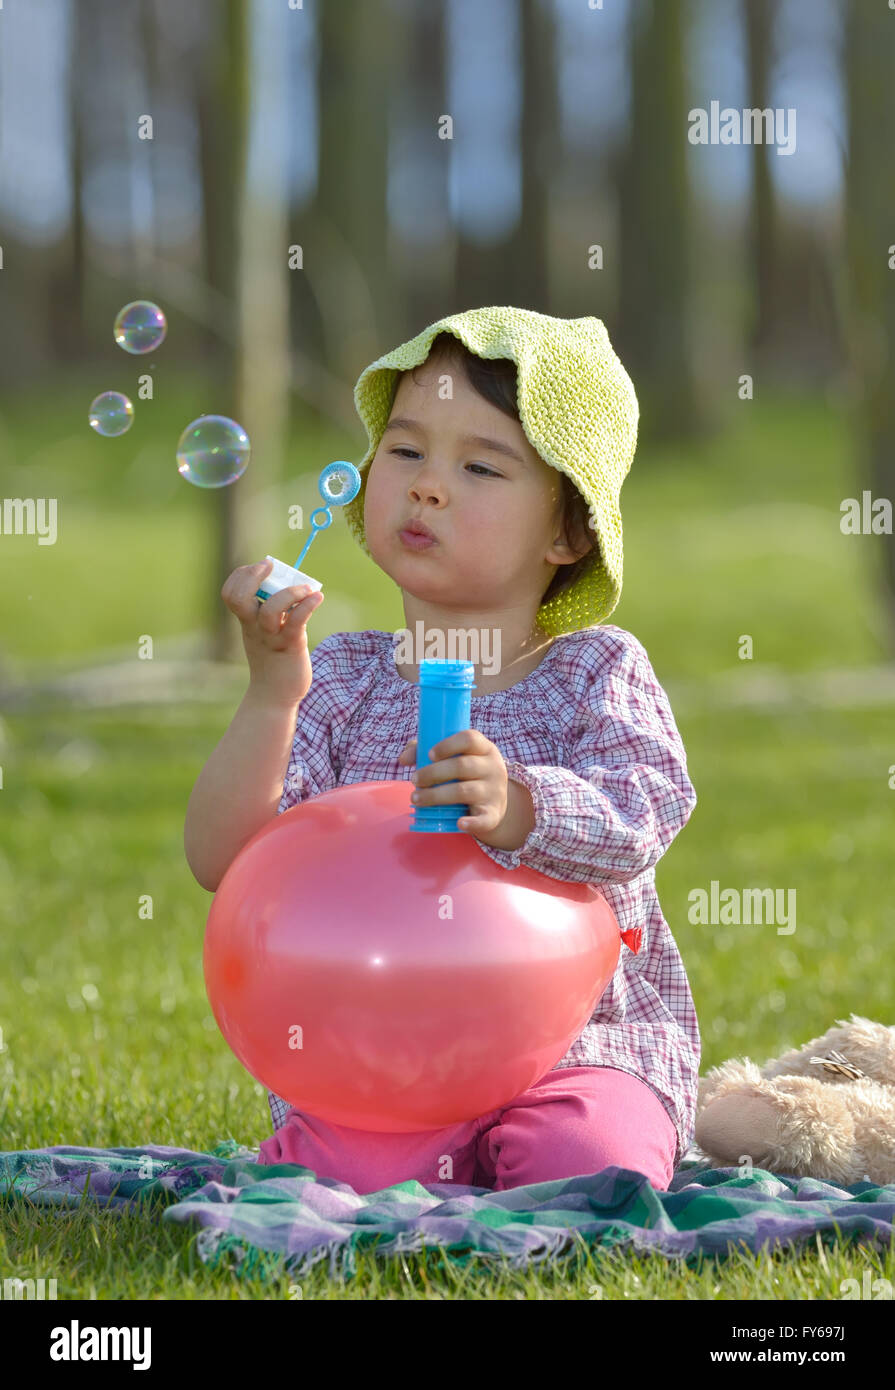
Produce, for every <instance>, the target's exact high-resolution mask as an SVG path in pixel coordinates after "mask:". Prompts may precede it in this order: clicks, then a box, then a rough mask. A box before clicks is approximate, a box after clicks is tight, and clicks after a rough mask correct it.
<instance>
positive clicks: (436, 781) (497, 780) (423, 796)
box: [398, 729, 508, 838]
mask: <svg viewBox="0 0 895 1390" xmlns="http://www.w3.org/2000/svg"><path fill="white" fill-rule="evenodd" d="M416 743H417V741H416V739H415V738H412V739H410V741H409V742H408V743H406V744H405V745H404V748H403V749H402V750H401V754H400V756H399V758H398V762H399V763H401V764H402V765H404V766H406V765H407V764H408V763H411V764H414V765H415V764H416ZM432 754H434V755H435V756H434V757H433V758H432V761H431V762H430V763H429V764H427V766H426V767H421V768H419V769H418V771H417V772H416V773H415V774H414V776H413V779H412V780H413V781H414V782H415V783H416V786H417V790H416V792H415V794H414V795H413V797H411V800H412V801H413V803H414V805H416V806H443V805H448V804H450V803H452V802H457V801H461V802H463V803H465V804H466V805H467V806H468V807H469V815H468V816H461V817H460V819H459V820H458V821H457V827H458V829H460V830H467V831H469V833H470V834H472V835H477V836H479V838H481V837H482V836H484V835H489V834H490V833H491V832H492V831H494V830H496V829H497V828H498V826H499V825H501V824H502V822H503V820H504V818H505V816H506V814H507V781H508V778H507V765H506V763H505V762H504V759H503V754H502V753H501V752H500V749H499V748H497V747H496V746H495V744H493V743H492V742H491V741H490V739H487V738H485V735H484V734H482V733H479V731H478V729H463V730H461V732H460V733H458V734H452V735H451V736H450V738H445V739H442V741H441V742H440V743H437V744H436V745H435V747H434V748H433V749H431V750H430V756H431V755H432ZM455 779H456V780H455ZM445 783H450V786H446V785H445Z"/></svg>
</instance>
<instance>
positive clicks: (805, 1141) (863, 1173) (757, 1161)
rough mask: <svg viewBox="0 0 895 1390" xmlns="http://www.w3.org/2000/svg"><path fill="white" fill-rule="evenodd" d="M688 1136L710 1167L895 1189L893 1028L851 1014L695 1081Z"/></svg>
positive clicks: (894, 1030)
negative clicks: (746, 1166) (743, 1164)
mask: <svg viewBox="0 0 895 1390" xmlns="http://www.w3.org/2000/svg"><path fill="white" fill-rule="evenodd" d="M694 1139H695V1141H696V1144H697V1145H698V1147H699V1149H701V1150H702V1152H703V1153H704V1154H705V1155H706V1157H707V1158H708V1159H709V1160H710V1161H711V1166H713V1167H727V1166H736V1165H738V1164H739V1163H740V1161H741V1159H744V1158H745V1156H747V1155H748V1157H749V1158H750V1159H751V1161H752V1163H753V1165H754V1166H755V1167H757V1168H766V1169H768V1170H770V1171H772V1172H776V1173H786V1174H789V1175H791V1176H793V1177H800V1178H802V1177H804V1178H820V1179H822V1180H824V1181H826V1182H833V1183H838V1184H841V1185H848V1184H850V1183H858V1182H862V1181H868V1182H871V1183H874V1184H877V1185H882V1184H885V1183H895V1027H892V1028H889V1027H887V1026H886V1025H885V1024H882V1023H874V1022H873V1021H872V1020H871V1019H869V1018H861V1017H860V1016H859V1015H857V1014H854V1013H853V1014H852V1015H851V1020H850V1021H849V1022H846V1021H845V1020H844V1019H837V1026H836V1027H834V1028H830V1029H829V1031H828V1032H826V1033H824V1035H823V1037H820V1038H812V1040H811V1042H808V1043H805V1045H804V1047H801V1048H794V1049H793V1050H792V1051H791V1052H784V1054H783V1056H782V1057H778V1058H776V1059H771V1061H769V1062H766V1063H765V1065H764V1066H763V1067H761V1068H759V1067H758V1066H756V1064H755V1063H754V1062H752V1061H750V1059H749V1058H748V1057H744V1058H737V1059H734V1060H731V1061H728V1062H722V1063H721V1065H720V1066H717V1067H712V1068H711V1069H710V1070H709V1071H708V1072H707V1073H706V1074H705V1076H702V1077H700V1079H699V1089H698V1096H697V1105H696V1125H695V1130H694Z"/></svg>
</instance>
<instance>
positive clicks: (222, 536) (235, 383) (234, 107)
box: [199, 0, 255, 661]
mask: <svg viewBox="0 0 895 1390" xmlns="http://www.w3.org/2000/svg"><path fill="white" fill-rule="evenodd" d="M249 44H250V32H249V22H248V0H225V2H224V4H223V5H221V6H220V7H219V8H218V7H215V9H214V11H213V14H210V24H209V67H208V70H207V71H206V73H205V74H204V80H203V82H202V86H201V90H200V96H199V129H200V150H201V154H200V161H201V169H202V191H203V198H204V203H203V217H204V241H205V254H206V280H207V282H208V283H209V285H210V286H211V287H212V289H213V290H216V291H218V292H219V293H220V294H222V295H223V296H224V298H225V300H226V302H227V304H228V305H229V309H230V316H229V317H230V324H231V329H230V331H229V332H228V333H227V335H226V337H227V342H226V344H225V345H224V352H223V353H221V351H220V345H219V344H211V343H210V344H209V346H210V348H211V350H212V352H213V353H214V356H215V357H216V358H219V360H221V361H222V367H223V370H222V371H221V372H220V374H219V378H218V379H219V380H220V383H221V385H220V390H219V392H218V399H219V400H220V401H221V405H220V408H219V409H218V410H217V411H215V413H216V414H221V415H231V416H233V417H235V418H236V419H237V420H239V423H240V424H242V425H243V426H244V427H245V428H246V429H247V430H248V425H247V424H246V422H245V421H244V420H241V419H240V413H241V405H242V403H241V399H240V389H241V382H242V366H241V355H242V351H243V345H242V341H241V338H240V334H239V331H238V330H239V326H240V318H241V316H240V303H241V248H240V244H239V227H240V219H241V218H242V217H243V215H244V213H245V207H244V205H245V202H246V163H247V158H248V123H249V86H250V63H251V58H250V47H249ZM249 437H250V438H251V433H249ZM254 442H255V441H254V440H253V445H254ZM252 466H253V465H252V464H251V463H250V464H249V467H250V468H251V467H252ZM239 487H240V482H237V483H235V484H231V485H230V486H229V487H222V488H219V489H217V490H216V491H215V492H214V493H213V494H212V496H213V497H214V503H215V506H216V516H215V523H216V554H215V564H214V567H213V569H212V572H211V582H210V585H209V595H208V597H209V604H210V618H211V631H212V641H211V651H210V655H211V659H212V660H214V661H232V660H235V659H237V657H238V653H239V650H240V639H239V630H238V625H237V624H236V623H235V622H234V619H233V615H232V614H231V613H230V612H229V611H228V609H227V608H226V606H225V605H224V604H223V603H222V601H221V586H222V584H223V582H224V580H225V579H226V577H227V575H228V574H230V573H231V571H232V570H233V569H234V568H235V567H236V565H237V564H239V563H243V564H245V563H248V561H247V560H245V559H243V560H237V558H236V557H237V555H239V554H240V552H241V551H242V548H243V531H244V520H243V516H242V509H241V506H240V504H241V502H242V496H241V494H240V492H239V490H238V489H239Z"/></svg>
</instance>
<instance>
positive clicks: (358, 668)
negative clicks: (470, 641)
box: [185, 307, 701, 1193]
mask: <svg viewBox="0 0 895 1390" xmlns="http://www.w3.org/2000/svg"><path fill="white" fill-rule="evenodd" d="M355 402H356V404H357V409H358V413H359V414H360V416H361V418H362V420H363V422H364V424H365V426H366V429H367V433H368V436H369V442H370V447H369V450H368V452H367V454H366V456H365V458H364V461H363V463H362V464H360V465H359V469H360V472H361V476H362V478H363V486H362V488H361V491H360V493H359V494H358V497H357V498H356V499H355V501H354V502H352V503H349V504H348V506H346V508H345V515H346V519H347V522H348V525H349V527H350V528H351V530H352V532H353V534H354V535H355V536H356V538H357V539H358V541H359V542H360V544H361V545H362V547H363V549H364V550H365V551H366V552H367V554H369V555H370V556H371V557H372V559H373V560H374V561H375V563H376V564H377V565H379V566H380V568H381V569H384V570H385V572H386V573H387V574H388V575H389V576H390V577H391V578H392V579H393V580H394V581H395V583H396V584H398V585H399V587H400V589H401V592H402V596H403V601H404V614H405V619H406V623H407V628H408V629H409V632H410V634H411V635H413V634H415V633H417V632H422V633H423V634H425V637H426V638H429V637H430V636H431V634H433V633H440V634H444V638H445V644H446V645H445V650H447V651H449V652H450V651H451V647H450V645H449V644H448V640H447V639H448V637H449V635H450V633H451V632H452V631H453V632H459V631H462V632H469V631H473V632H476V633H478V634H481V642H480V649H479V650H480V653H481V652H485V651H493V650H495V648H496V650H497V652H498V653H499V656H500V662H499V668H498V669H497V670H496V671H495V670H494V669H493V667H492V664H490V663H486V662H484V661H482V663H481V664H480V665H477V666H476V671H475V681H476V687H475V690H474V691H473V695H472V706H471V709H472V713H471V722H472V726H473V727H472V728H471V729H470V730H467V731H465V732H463V733H459V734H456V735H454V736H453V737H452V738H450V739H447V740H445V741H444V742H443V743H441V744H439V745H438V746H437V748H436V749H435V750H434V755H435V756H434V760H433V762H432V763H431V764H430V765H429V766H427V767H425V768H422V769H421V770H420V772H419V774H418V775H416V774H415V772H414V768H415V763H416V747H415V733H416V729H417V718H418V700H419V690H418V687H417V684H416V680H417V675H418V666H419V660H420V659H422V658H423V657H425V655H426V650H425V649H423V650H415V651H414V656H415V660H414V661H413V662H412V663H408V662H407V661H406V659H401V660H399V647H398V645H396V640H395V639H394V638H393V636H392V635H391V634H389V633H387V632H380V631H377V630H375V629H368V630H366V631H363V632H338V633H334V634H332V635H331V636H329V637H326V638H324V639H323V640H322V641H321V642H319V643H318V645H317V646H316V647H315V649H314V653H313V680H312V673H311V664H310V660H309V657H308V646H307V636H306V624H307V620H308V618H309V616H310V614H311V613H312V612H313V611H314V608H315V607H317V606H319V604H320V603H321V602H322V601H323V600H322V596H321V595H320V594H319V593H318V594H314V595H311V596H309V597H304V596H303V594H302V592H301V591H299V590H296V589H286V590H283V591H282V592H281V593H279V594H277V595H275V597H274V598H272V599H269V600H268V601H267V602H266V603H265V604H263V605H261V604H260V603H259V602H258V601H257V600H256V599H255V598H254V592H255V590H256V589H257V587H258V583H259V580H260V578H261V577H262V576H263V575H264V574H265V573H266V572H267V568H268V562H264V563H263V564H261V565H251V566H245V567H243V568H241V569H238V570H236V571H234V573H233V574H232V575H231V576H230V577H229V579H228V580H227V582H226V584H225V585H224V588H223V590H222V594H223V597H224V599H225V601H226V602H227V603H228V605H229V607H230V608H231V609H232V610H233V611H234V612H235V613H236V614H237V616H238V617H239V619H240V621H241V623H242V627H243V637H244V642H245V646H246V652H247V656H248V659H249V666H250V670H251V681H250V685H249V690H248V691H247V693H246V696H245V698H244V700H243V703H242V705H241V706H240V709H239V711H238V712H237V715H236V716H235V718H234V720H233V723H232V724H231V726H230V728H229V729H228V731H227V733H226V734H225V736H224V738H223V740H222V741H221V744H220V745H219V746H218V748H217V749H216V750H215V752H214V754H213V755H212V757H211V759H210V760H209V762H208V764H207V765H206V767H205V768H204V769H203V772H202V774H201V776H200V778H199V781H198V782H197V784H196V787H195V789H194V791H193V795H192V798H191V802H190V808H189V811H188V815H187V827H186V836H185V843H186V848H187V857H188V859H189V862H190V865H191V867H192V869H193V872H194V873H195V874H196V877H197V878H198V879H199V882H200V883H203V884H204V886H205V887H206V888H208V889H209V890H211V891H214V889H216V887H217V884H218V882H219V881H220V878H221V876H222V875H223V872H224V870H225V869H226V867H227V865H228V864H229V863H230V862H231V860H232V859H233V857H234V856H235V854H236V853H237V852H238V851H239V849H240V848H241V847H242V846H243V845H244V844H245V843H246V841H247V840H248V839H249V838H250V836H251V835H252V834H254V833H255V831H256V830H258V829H259V828H260V827H261V825H263V824H264V823H265V822H266V821H268V820H269V819H270V818H271V817H272V816H273V815H274V814H278V813H280V812H282V811H285V810H286V809H287V808H288V807H290V806H294V805H295V804H296V803H298V802H301V801H303V800H305V799H306V798H307V797H311V796H316V795H318V794H319V793H321V792H325V791H328V790H330V789H331V788H333V787H337V786H344V785H346V784H348V783H351V782H362V781H375V780H395V779H398V778H408V779H410V780H412V781H414V782H415V783H416V792H415V793H414V799H415V800H417V801H418V803H419V804H420V805H430V806H431V805H436V804H438V803H443V802H457V801H462V802H464V803H466V804H468V806H469V816H468V817H466V818H465V820H461V822H460V827H461V829H463V830H465V831H467V833H469V834H470V835H473V836H474V837H475V839H476V841H477V843H478V844H479V846H480V847H481V849H482V851H483V852H484V853H485V854H487V855H488V856H489V857H490V858H491V859H493V860H494V861H495V863H497V864H499V865H502V866H504V867H505V868H506V869H510V870H511V869H514V868H516V867H517V865H519V864H526V865H528V866H529V867H531V868H533V869H537V870H539V871H540V872H541V873H544V874H547V875H549V876H550V877H552V878H557V879H565V880H568V881H572V882H585V883H591V884H594V885H597V886H599V887H600V889H601V890H602V892H603V893H604V894H605V896H606V899H607V901H608V902H609V905H610V907H611V908H612V909H613V911H614V912H615V915H616V917H617V919H618V922H619V925H620V928H621V930H622V934H623V944H622V947H621V955H620V958H619V962H618V966H617V969H616V971H615V974H614V976H613V978H612V980H611V981H610V984H609V985H608V987H607V989H606V990H605V992H604V994H603V996H602V998H601V999H600V1000H599V1003H598V1004H597V1007H596V1009H595V1011H594V1013H593V1015H592V1017H591V1019H590V1020H589V1022H588V1023H587V1025H586V1026H585V1028H584V1030H583V1032H582V1033H581V1034H580V1035H579V1037H578V1038H577V1039H576V1040H575V1042H574V1043H573V1044H572V1046H571V1047H570V1049H569V1050H568V1052H567V1053H566V1055H565V1056H564V1057H563V1058H562V1059H561V1060H560V1061H559V1062H557V1064H556V1066H555V1067H554V1068H553V1069H552V1071H549V1072H548V1073H547V1075H546V1076H544V1077H543V1079H542V1080H541V1081H539V1082H538V1083H537V1084H536V1085H534V1086H532V1087H531V1088H530V1089H529V1090H527V1091H525V1092H524V1093H523V1094H522V1095H519V1096H517V1097H516V1098H515V1099H514V1100H512V1101H511V1102H510V1103H509V1104H507V1105H504V1106H502V1107H501V1108H500V1109H499V1110H495V1111H493V1112H490V1113H488V1114H486V1115H482V1116H480V1117H479V1118H478V1119H476V1120H474V1121H469V1122H465V1123H461V1124H456V1125H453V1126H449V1127H448V1128H446V1129H438V1130H433V1131H423V1132H419V1133H415V1134H382V1133H367V1132H364V1131H360V1130H353V1129H348V1128H346V1127H344V1126H339V1125H333V1124H328V1123H325V1122H323V1121H321V1120H318V1119H316V1118H315V1117H314V1116H313V1115H309V1114H304V1113H301V1112H300V1111H298V1110H296V1109H294V1108H291V1107H290V1106H289V1105H288V1103H287V1102H285V1101H283V1100H281V1099H280V1097H278V1096H275V1095H273V1094H270V1097H269V1099H270V1107H271V1114H272V1116H273V1122H274V1128H275V1133H274V1135H273V1137H272V1138H270V1139H267V1140H265V1141H264V1142H263V1143H262V1144H261V1146H260V1155H259V1161H260V1162H262V1163H299V1164H303V1165H305V1166H306V1167H308V1168H311V1169H313V1170H314V1172H315V1173H316V1174H317V1175H318V1177H329V1178H336V1179H340V1180H342V1181H344V1182H347V1183H349V1184H351V1186H352V1187H353V1188H354V1189H355V1191H357V1192H359V1193H364V1192H372V1191H376V1190H378V1189H379V1188H382V1187H386V1186H389V1185H391V1184H393V1183H397V1182H402V1181H404V1180H406V1179H408V1178H416V1179H418V1180H419V1181H420V1182H422V1183H434V1182H440V1181H453V1182H455V1183H459V1184H464V1185H473V1186H478V1187H486V1188H492V1189H493V1190H495V1191H501V1190H504V1189H506V1188H511V1187H517V1186H520V1185H521V1184H524V1183H533V1182H543V1181H547V1180H549V1179H554V1178H566V1177H571V1176H574V1175H576V1174H585V1173H593V1172H598V1171H599V1170H601V1169H603V1168H605V1167H607V1166H608V1165H610V1164H616V1165H618V1166H620V1167H623V1168H627V1169H632V1170H634V1171H635V1172H638V1173H642V1174H645V1175H646V1176H647V1178H648V1179H649V1181H650V1182H651V1183H652V1185H653V1186H654V1187H655V1188H656V1189H658V1190H665V1189H667V1187H668V1184H669V1181H670V1179H671V1176H672V1173H673V1171H674V1167H675V1165H676V1164H677V1163H678V1162H679V1161H680V1159H681V1158H682V1157H683V1155H684V1153H685V1152H686V1150H687V1148H688V1147H689V1144H690V1141H691V1138H692V1131H693V1122H694V1117H695V1101H696V1091H697V1075H698V1070H699V1059H700V1050H701V1049H700V1039H699V1030H698V1026H697V1021H696V1012H695V1009H694V1006H693V999H692V995H691V992H690V987H689V983H688V980H687V976H686V973H685V971H684V967H683V963H682V961H681V957H680V953H679V951H678V949H677V946H676V944H675V941H674V938H673V937H672V934H671V931H670V929H669V927H668V924H667V923H666V921H665V919H664V917H663V915H662V911H661V908H660V905H659V901H658V898H657V895H656V887H655V865H656V863H657V861H658V860H659V859H660V858H661V856H662V855H663V854H664V852H665V851H666V850H667V848H668V846H669V845H670V843H671V841H672V840H673V839H674V837H675V835H677V833H678V832H679V831H680V830H681V829H682V827H683V826H684V825H685V824H686V822H687V820H688V819H689V817H690V814H691V812H692V810H693V807H694V806H695V804H696V795H695V793H694V790H693V787H692V785H691V783H690V781H689V778H688V775H687V764H686V754H685V752H684V748H683V745H682V742H681V738H680V735H679V733H678V730H677V726H676V724H675V721H674V717H673V715H672V712H671V709H670V706H669V703H668V699H667V696H666V695H665V692H664V690H663V689H662V687H661V686H660V685H659V683H658V681H657V680H656V677H655V674H654V672H653V669H652V666H651V664H650V661H649V658H648V656H647V654H646V651H645V650H644V648H643V646H642V645H641V643H640V642H639V641H638V640H637V638H636V637H634V636H633V635H632V634H631V633H629V632H626V631H625V630H624V629H623V628H620V627H616V626H614V625H612V624H608V623H606V622H605V618H606V617H607V616H608V614H609V613H611V611H612V609H613V608H614V607H615V606H616V604H617V602H618V598H619V594H620V592H621V581H622V530H621V515H620V511H619V493H620V490H621V485H622V482H623V480H624V478H625V476H626V474H627V472H628V469H629V467H630V464H631V460H632V458H633V454H634V449H635V446H636V438H637V422H638V406H637V399H636V396H635V394H634V389H633V387H632V385H631V382H630V379H629V378H628V376H627V374H626V372H625V371H624V368H623V367H622V365H621V363H620V362H619V360H618V358H617V357H616V355H615V353H614V351H613V349H612V347H611V345H610V343H609V338H608V335H607V333H606V330H605V327H604V326H603V324H602V323H601V322H600V320H598V319H596V318H580V319H557V318H551V317H548V316H547V315H544V314H537V313H534V312H532V311H530V310H526V309H518V308H499V307H490V308H484V309H474V310H469V311H467V312H465V313H460V314H456V315H453V316H451V317H449V318H445V319H441V320H439V321H438V322H437V323H435V324H433V325H431V326H430V327H429V328H427V329H425V330H424V331H423V332H422V333H420V334H419V335H418V336H417V337H416V338H414V339H412V340H410V341H409V342H408V343H404V344H402V345H401V347H399V348H397V349H396V350H395V351H394V352H392V353H389V354H387V355H386V356H384V357H381V358H379V359H378V360H377V361H376V362H374V363H373V364H372V365H371V366H370V367H368V368H367V369H366V370H365V371H364V372H363V373H362V374H361V377H360V379H359V380H358V383H357V386H356V388H355ZM414 527H415V528H416V535H415V536H414V535H413V528H414ZM408 528H411V530H410V531H408ZM421 533H428V536H429V538H430V539H429V542H428V543H425V542H421V541H420V534H421ZM418 625H419V626H418ZM489 643H490V645H489ZM400 650H401V652H403V653H404V657H405V658H406V643H401V644H400ZM460 655H461V656H462V655H463V653H462V652H460ZM284 772H285V777H284ZM455 779H459V781H460V783H461V785H458V784H457V780H455ZM448 783H450V785H446V784H448ZM234 786H235V787H237V788H238V789H239V796H238V798H237V799H236V801H233V800H231V799H230V798H229V797H228V795H227V792H228V791H229V789H230V788H232V787H234ZM483 1060H484V1059H483Z"/></svg>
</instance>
